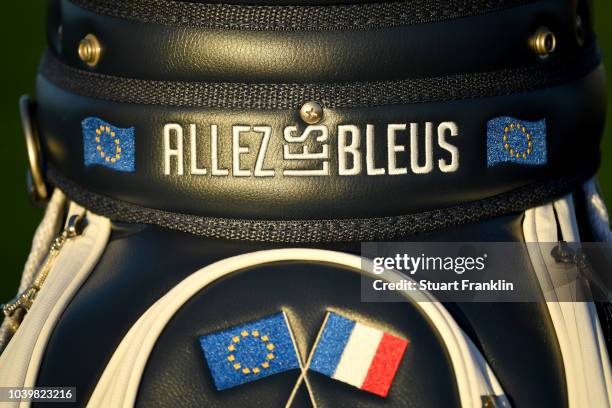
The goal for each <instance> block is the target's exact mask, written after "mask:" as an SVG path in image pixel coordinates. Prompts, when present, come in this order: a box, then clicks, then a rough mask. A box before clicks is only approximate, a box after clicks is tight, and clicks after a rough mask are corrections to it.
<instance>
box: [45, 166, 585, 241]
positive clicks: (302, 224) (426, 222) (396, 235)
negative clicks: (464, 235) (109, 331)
mask: <svg viewBox="0 0 612 408" xmlns="http://www.w3.org/2000/svg"><path fill="white" fill-rule="evenodd" d="M594 172H595V168H593V169H590V170H589V171H588V172H585V173H583V174H581V175H578V176H575V177H571V178H564V179H560V180H553V181H546V182H541V183H535V184H531V185H529V186H526V187H522V188H519V189H516V190H514V191H510V192H508V193H503V194H500V195H497V196H494V197H490V198H486V199H482V200H479V201H473V202H468V203H465V204H462V205H458V206H455V207H450V208H443V209H439V210H433V211H427V212H422V213H417V214H409V215H401V216H393V217H380V218H362V219H333V220H295V221H268V220H247V219H225V218H212V217H200V216H194V215H189V214H179V213H173V212H169V211H162V210H157V209H151V208H145V207H142V206H138V205H134V204H130V203H127V202H122V201H119V200H115V199H113V198H110V197H106V196H103V195H100V194H97V193H94V192H91V191H89V190H86V189H84V188H83V187H81V186H79V185H77V184H76V183H74V182H72V181H71V180H69V179H67V178H66V177H65V176H63V175H62V174H61V173H59V172H58V171H56V170H54V169H49V170H48V171H47V176H48V178H49V181H50V182H51V183H53V184H54V185H55V186H57V187H58V188H60V189H61V190H62V191H63V192H64V193H65V194H66V195H67V196H68V197H69V198H70V199H72V200H74V201H75V202H76V203H78V204H80V205H82V206H83V207H85V208H87V209H89V210H91V211H93V212H94V213H96V214H100V215H103V216H105V217H108V218H110V219H111V220H113V221H119V222H129V223H138V224H153V225H158V226H161V227H164V228H169V229H173V230H177V231H182V232H187V233H191V234H195V235H200V236H205V237H208V238H218V239H230V240H242V241H258V242H279V243H291V244H298V243H309V242H358V241H384V240H397V239H402V238H404V237H406V236H409V235H414V234H417V233H422V232H427V231H433V230H438V229H442V228H449V227H452V226H455V225H462V224H467V223H473V222H477V221H481V220H483V219H487V218H492V217H495V216H500V215H504V214H509V213H512V212H521V211H524V210H526V209H529V208H532V207H535V206H538V205H541V204H544V203H546V202H549V201H550V200H552V199H554V198H557V197H559V196H562V195H564V194H568V193H570V192H571V191H573V190H574V189H575V188H576V187H578V186H579V184H580V183H581V182H583V181H585V180H587V179H588V178H590V177H592V175H593V174H594Z"/></svg>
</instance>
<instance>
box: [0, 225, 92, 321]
mask: <svg viewBox="0 0 612 408" xmlns="http://www.w3.org/2000/svg"><path fill="white" fill-rule="evenodd" d="M83 219H84V214H75V215H71V216H70V218H69V219H68V222H67V223H66V227H65V228H64V229H63V230H62V232H61V233H60V234H59V235H58V236H57V237H56V238H55V239H54V240H53V243H52V244H51V248H50V249H49V253H48V254H47V257H46V258H45V261H44V262H43V264H42V266H41V267H40V270H39V271H38V273H37V274H36V278H35V279H34V282H33V283H32V285H31V286H30V287H28V288H27V289H26V290H24V291H23V292H21V293H20V294H18V295H17V297H15V298H14V299H13V300H11V301H10V302H9V303H6V304H4V305H2V312H3V313H4V316H5V320H6V321H7V322H8V327H9V329H10V330H12V332H13V333H15V332H16V331H17V329H18V328H19V326H20V325H21V322H22V321H23V318H24V317H25V315H26V314H27V313H28V310H30V308H31V307H32V304H33V303H34V300H35V299H36V296H37V295H38V292H39V291H40V289H41V288H42V286H43V285H44V284H45V281H46V280H47V277H48V276H49V273H50V272H51V269H52V268H53V265H55V261H56V260H57V258H58V256H59V254H60V252H61V251H62V248H63V247H64V245H65V244H66V242H68V241H69V240H72V239H74V238H76V237H78V236H79V235H81V234H82V233H83V228H84V226H83Z"/></svg>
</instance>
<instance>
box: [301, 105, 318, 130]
mask: <svg viewBox="0 0 612 408" xmlns="http://www.w3.org/2000/svg"><path fill="white" fill-rule="evenodd" d="M300 117H301V118H302V120H303V121H304V122H306V123H308V124H309V125H315V124H317V123H319V122H320V121H321V119H323V107H321V105H320V104H319V103H318V102H314V101H308V102H306V103H305V104H304V105H302V107H301V108H300Z"/></svg>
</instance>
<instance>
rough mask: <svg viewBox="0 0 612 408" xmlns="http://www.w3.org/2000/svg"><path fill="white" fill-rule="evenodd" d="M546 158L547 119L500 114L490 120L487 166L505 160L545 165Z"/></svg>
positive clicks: (488, 124)
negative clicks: (531, 120)
mask: <svg viewBox="0 0 612 408" xmlns="http://www.w3.org/2000/svg"><path fill="white" fill-rule="evenodd" d="M546 161H547V154H546V119H542V120H539V121H537V122H529V121H526V120H519V119H516V118H513V117H510V116H500V117H498V118H494V119H491V120H490V121H488V122H487V167H493V166H495V165H497V164H499V163H506V162H510V163H517V164H523V165H527V166H542V165H544V164H546Z"/></svg>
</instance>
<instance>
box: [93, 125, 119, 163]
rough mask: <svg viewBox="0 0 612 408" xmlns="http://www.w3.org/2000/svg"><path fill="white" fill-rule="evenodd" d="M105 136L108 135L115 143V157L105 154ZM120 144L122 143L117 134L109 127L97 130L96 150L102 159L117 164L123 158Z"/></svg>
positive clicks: (102, 126) (101, 127)
mask: <svg viewBox="0 0 612 408" xmlns="http://www.w3.org/2000/svg"><path fill="white" fill-rule="evenodd" d="M103 135H107V136H108V137H110V139H111V140H113V141H114V144H115V153H114V154H113V155H110V154H109V152H105V151H104V149H103V148H102V142H101V139H102V136H103ZM120 143H121V141H120V140H119V138H118V137H117V135H116V134H115V132H114V131H111V129H110V127H109V126H104V125H101V126H100V127H99V128H97V129H96V144H97V146H96V150H97V151H98V154H99V155H100V157H101V158H103V159H104V160H105V161H107V162H110V163H115V162H116V161H117V160H119V159H120V158H121V147H120V146H119V144H120Z"/></svg>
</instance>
